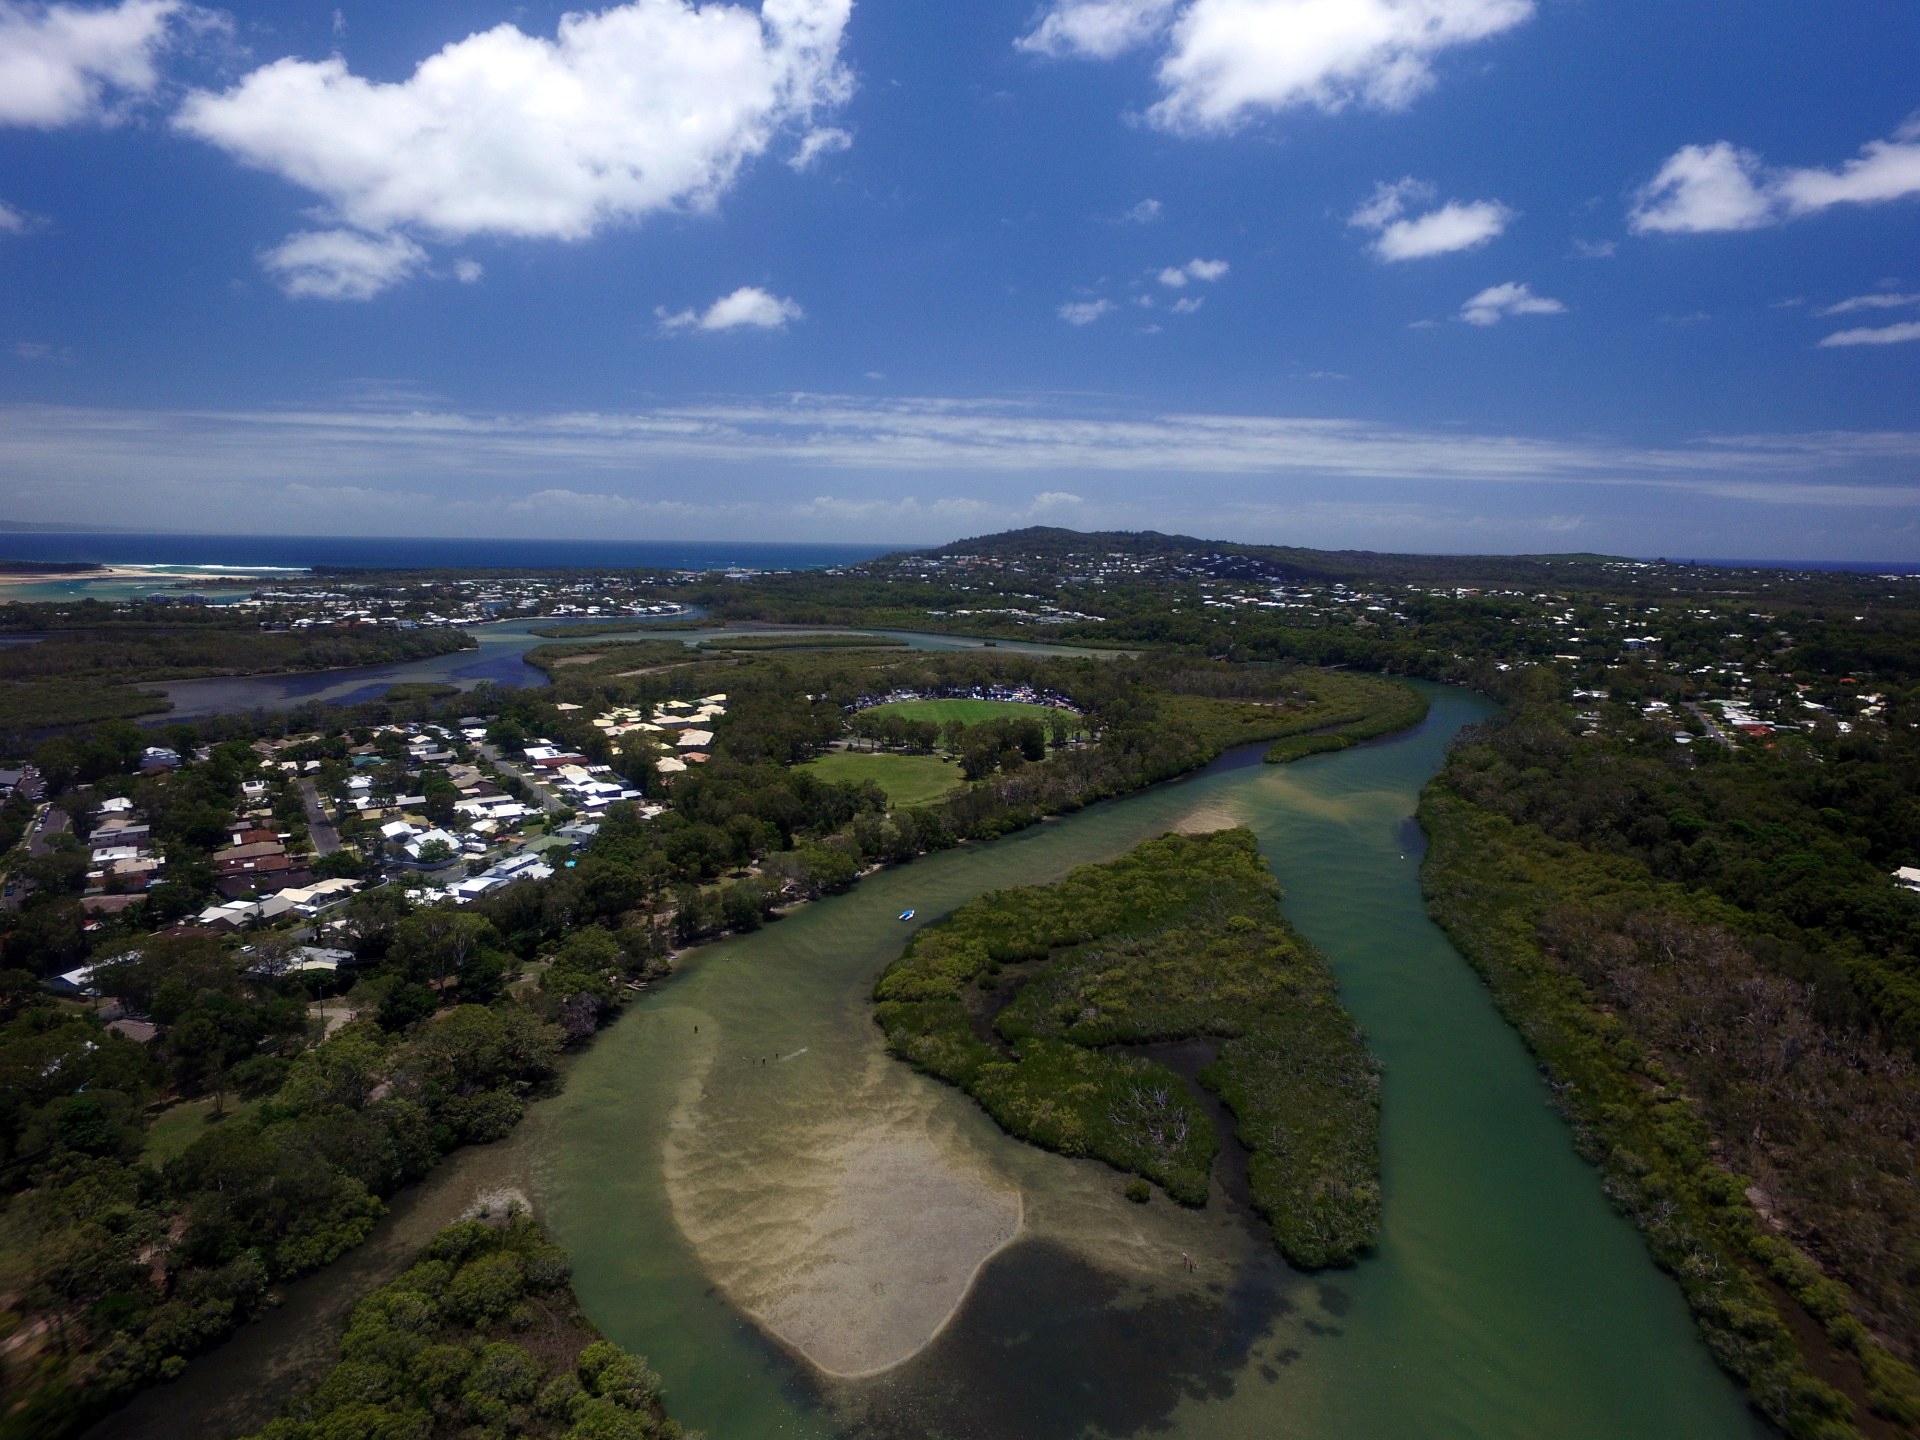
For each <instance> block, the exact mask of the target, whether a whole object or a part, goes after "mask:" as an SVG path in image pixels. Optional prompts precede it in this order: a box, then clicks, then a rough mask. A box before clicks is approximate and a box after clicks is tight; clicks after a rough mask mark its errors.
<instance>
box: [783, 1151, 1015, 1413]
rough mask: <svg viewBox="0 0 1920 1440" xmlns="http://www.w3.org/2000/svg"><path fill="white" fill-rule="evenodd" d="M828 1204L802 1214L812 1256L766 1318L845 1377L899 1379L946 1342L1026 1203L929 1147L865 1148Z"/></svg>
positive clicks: (852, 1154) (851, 1154)
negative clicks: (906, 1365) (914, 1359)
mask: <svg viewBox="0 0 1920 1440" xmlns="http://www.w3.org/2000/svg"><path fill="white" fill-rule="evenodd" d="M836 1165H837V1168H838V1170H839V1177H840V1178H839V1184H838V1186H837V1187H836V1188H835V1191H834V1193H833V1195H832V1197H831V1198H830V1199H829V1200H828V1201H827V1203H826V1204H824V1205H822V1206H820V1207H818V1208H817V1209H815V1210H813V1211H812V1212H811V1213H809V1214H807V1215H805V1216H802V1217H796V1218H797V1219H798V1220H799V1222H800V1223H801V1225H803V1226H804V1227H805V1229H806V1231H807V1232H808V1233H807V1237H806V1245H805V1249H806V1251H807V1253H808V1254H810V1256H811V1257H812V1258H811V1259H810V1260H809V1261H807V1262H806V1263H805V1264H804V1265H803V1267H802V1268H801V1269H800V1270H799V1272H798V1273H797V1274H795V1275H794V1276H793V1278H792V1281H791V1283H790V1284H789V1285H788V1287H787V1288H786V1289H785V1290H784V1292H782V1293H779V1294H777V1295H775V1296H773V1297H772V1298H771V1299H770V1300H769V1301H768V1302H767V1303H765V1305H764V1306H763V1307H762V1308H760V1309H759V1310H758V1311H756V1316H757V1318H759V1319H760V1320H761V1321H762V1322H763V1323H764V1324H765V1325H766V1326H767V1328H768V1329H769V1330H771V1331H772V1332H773V1333H774V1334H775V1335H777V1336H778V1337H779V1338H780V1339H781V1340H783V1341H785V1342H786V1343H787V1344H788V1345H790V1346H792V1347H793V1348H794V1349H795V1350H798V1351H799V1352H800V1353H801V1354H802V1355H804V1356H806V1357H807V1359H808V1360H810V1361H812V1362H813V1364H814V1365H815V1366H817V1367H818V1368H819V1369H821V1370H822V1371H824V1372H825V1373H827V1374H828V1375H831V1376H834V1377H835V1378H836V1379H857V1378H860V1377H863V1376H867V1375H875V1374H878V1373H880V1372H881V1371H883V1370H890V1369H892V1368H893V1367H894V1366H895V1365H898V1364H899V1363H900V1362H901V1361H903V1360H906V1359H908V1358H910V1357H911V1356H913V1355H915V1354H917V1353H918V1352H919V1351H921V1350H923V1349H924V1348H926V1346H927V1345H928V1344H929V1343H930V1342H931V1341H932V1340H933V1339H934V1337H935V1336H937V1335H938V1334H939V1333H940V1332H941V1330H943V1329H944V1328H945V1327H946V1324H947V1322H948V1321H949V1320H951V1319H952V1318H953V1316H954V1315H955V1314H956V1313H957V1312H958V1311H959V1309H960V1306H961V1304H962V1302H963V1301H965V1299H966V1298H967V1292H968V1291H969V1290H970V1289H972V1288H973V1282H974V1280H975V1278H976V1277H977V1276H978V1275H979V1273H980V1270H981V1268H982V1267H983V1266H985V1264H986V1263H987V1261H988V1260H990V1259H992V1258H993V1256H994V1255H995V1254H996V1253H998V1252H999V1251H1000V1250H1001V1249H1002V1248H1003V1247H1004V1246H1006V1245H1008V1244H1010V1243H1012V1241H1013V1240H1014V1238H1015V1237H1016V1236H1017V1235H1018V1234H1019V1233H1020V1222H1021V1204H1020V1194H1019V1192H1018V1191H1016V1190H1008V1189H1006V1188H1004V1187H1002V1186H997V1185H994V1184H992V1183H991V1182H990V1181H989V1180H988V1179H987V1177H985V1176H984V1175H981V1174H979V1173H977V1172H974V1171H971V1170H969V1169H968V1168H966V1167H964V1166H961V1165H958V1164H955V1163H954V1161H953V1160H952V1159H951V1158H950V1157H949V1156H947V1155H946V1154H943V1153H942V1152H941V1150H940V1148H939V1147H938V1146H936V1145H934V1144H933V1143H931V1142H930V1141H928V1140H926V1139H925V1138H921V1137H913V1136H886V1137H881V1138H878V1139H873V1140H862V1141H857V1142H855V1143H853V1144H851V1145H848V1146H847V1147H845V1149H844V1151H843V1152H842V1154H840V1155H839V1156H837V1157H836Z"/></svg>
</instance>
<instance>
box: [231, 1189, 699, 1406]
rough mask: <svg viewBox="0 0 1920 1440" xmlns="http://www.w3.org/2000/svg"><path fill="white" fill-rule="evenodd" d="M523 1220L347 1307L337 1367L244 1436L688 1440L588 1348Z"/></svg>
mask: <svg viewBox="0 0 1920 1440" xmlns="http://www.w3.org/2000/svg"><path fill="white" fill-rule="evenodd" d="M569 1270H570V1267H569V1265H568V1262H567V1254H566V1251H564V1250H562V1249H561V1248H560V1247H559V1246H558V1245H555V1244H554V1243H553V1242H552V1241H551V1240H549V1239H548V1238H547V1237H546V1235H545V1233H544V1232H543V1231H542V1230H541V1229H540V1227H539V1226H538V1225H537V1224H535V1223H534V1221H533V1220H532V1219H531V1218H530V1217H528V1216H526V1215H523V1214H511V1213H509V1214H506V1215H500V1216H486V1217H482V1218H480V1219H475V1220H466V1221H462V1222H461V1223H460V1224H458V1225H453V1226H450V1227H449V1228H448V1229H446V1230H443V1231H441V1232H440V1234H439V1235H438V1236H437V1237H436V1238H435V1239H434V1240H433V1242H432V1243H431V1244H429V1245H428V1246H427V1247H426V1249H425V1251H424V1252H422V1254H421V1256H420V1258H419V1260H418V1261H416V1262H415V1263H414V1264H413V1265H412V1266H411V1267H410V1268H409V1269H407V1270H406V1271H404V1272H403V1273H402V1274H401V1275H400V1276H399V1277H398V1278H397V1279H395V1280H392V1281H390V1282H389V1283H388V1284H385V1285H382V1286H381V1287H380V1288H379V1289H378V1290H375V1291H374V1292H373V1293H372V1294H371V1295H369V1296H368V1297H367V1298H366V1299H365V1300H362V1301H361V1302H360V1304H359V1305H358V1306H357V1307H356V1308H355V1309H354V1312H353V1317H352V1319H350V1320H349V1321H348V1322H347V1331H346V1335H345V1336H344V1337H343V1338H342V1339H341V1342H340V1354H339V1358H338V1359H337V1360H336V1361H335V1362H334V1363H333V1365H332V1367H331V1368H329V1369H328V1371H327V1372H326V1374H325V1375H324V1376H322V1377H321V1378H320V1379H319V1380H318V1381H316V1382H315V1383H314V1384H312V1385H310V1386H308V1387H307V1388H305V1389H304V1390H302V1391H301V1392H300V1393H299V1394H298V1395H296V1396H295V1397H294V1398H293V1399H292V1400H291V1401H290V1402H288V1404H287V1406H286V1413H285V1414H284V1415H283V1416H282V1417H281V1418H279V1419H277V1420H274V1421H273V1422H272V1423H271V1424H269V1425H267V1426H266V1428H265V1429H263V1430H261V1431H260V1432H259V1433H258V1434H257V1435H255V1436H253V1437H251V1440H348V1437H352V1440H453V1437H456V1436H457V1437H461V1440H480V1437H491V1436H500V1437H505V1436H519V1437H527V1440H680V1437H681V1436H683V1435H685V1436H688V1437H689V1440H697V1437H698V1435H699V1432H698V1431H692V1432H688V1431H683V1430H682V1429H681V1428H680V1425H679V1423H678V1422H677V1421H675V1420H673V1419H671V1418H669V1417H668V1415H667V1413H666V1407H665V1404H664V1403H663V1400H662V1396H661V1391H660V1377H659V1376H658V1375H656V1374H654V1372H653V1370H652V1369H651V1368H649V1366H648V1365H647V1362H646V1361H645V1360H643V1359H641V1358H640V1357H639V1356H637V1355H629V1354H628V1353H627V1352H626V1351H624V1350H622V1349H620V1347H619V1346H617V1345H615V1344H613V1343H612V1342H611V1341H608V1340H605V1339H603V1338H601V1336H600V1333H599V1331H598V1330H596V1329H595V1328H594V1325H593V1322H592V1321H591V1320H589V1319H588V1318H587V1317H586V1315H585V1314H583V1313H582V1311H581V1309H580V1302H579V1301H578V1300H577V1299H575V1297H574V1294H573V1287H572V1285H571V1284H570V1283H569Z"/></svg>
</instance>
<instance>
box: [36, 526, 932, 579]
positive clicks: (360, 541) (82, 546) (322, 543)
mask: <svg viewBox="0 0 1920 1440" xmlns="http://www.w3.org/2000/svg"><path fill="white" fill-rule="evenodd" d="M902 548H905V547H902V546H898V545H789V544H781V543H779V542H762V541H733V540H522V539H499V540H444V539H431V538H424V537H409V536H379V537H373V538H367V537H362V536H350V535H141V534H132V533H125V534H122V533H118V532H109V531H89V532H77V531H76V532H67V531H55V530H34V531H0V560H43V561H44V560H72V561H85V562H90V563H94V564H102V565H147V566H153V567H155V568H157V569H164V570H169V571H192V570H195V569H205V570H207V571H209V572H221V571H228V572H242V571H246V570H261V571H275V570H307V569H312V568H313V567H315V566H318V565H341V566H350V567H353V568H355V569H366V570H390V569H407V570H412V569H431V568H439V567H447V568H468V567H473V566H494V567H528V568H541V569H546V568H557V567H562V566H566V567H574V566H578V567H581V568H584V569H601V568H605V569H627V568H633V567H646V568H658V569H663V570H729V569H744V570H824V569H828V568H830V567H832V566H835V565H851V564H854V563H856V562H858V561H861V560H871V559H872V558H873V557H874V556H876V555H886V554H889V553H891V552H893V551H895V550H899V549H902ZM168 578H170V579H178V578H182V577H180V576H179V575H173V576H170V577H168Z"/></svg>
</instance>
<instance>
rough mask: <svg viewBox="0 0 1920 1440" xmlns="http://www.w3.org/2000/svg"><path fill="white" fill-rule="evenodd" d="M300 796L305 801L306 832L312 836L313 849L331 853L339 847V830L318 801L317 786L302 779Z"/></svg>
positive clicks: (324, 853) (325, 853)
mask: <svg viewBox="0 0 1920 1440" xmlns="http://www.w3.org/2000/svg"><path fill="white" fill-rule="evenodd" d="M300 798H301V799H303V800H304V801H306V805H307V833H308V834H309V835H311V836H312V837H313V848H314V850H315V851H317V852H318V853H319V854H322V855H331V854H333V852H334V851H336V850H338V849H339V848H340V832H339V831H338V830H336V829H334V828H333V822H332V821H331V820H329V819H327V810H326V807H325V806H324V805H322V804H321V803H320V791H319V788H318V787H317V786H315V785H314V783H313V781H311V780H302V781H301V782H300Z"/></svg>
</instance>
